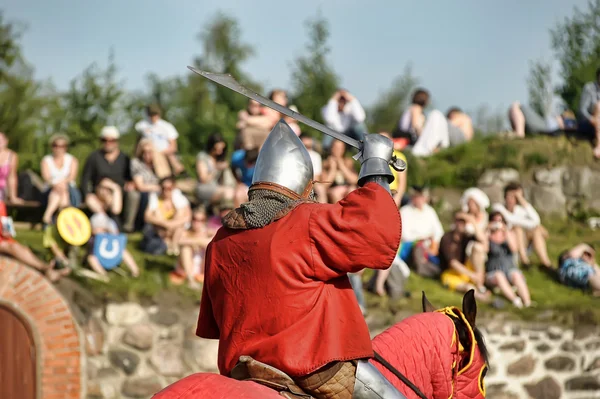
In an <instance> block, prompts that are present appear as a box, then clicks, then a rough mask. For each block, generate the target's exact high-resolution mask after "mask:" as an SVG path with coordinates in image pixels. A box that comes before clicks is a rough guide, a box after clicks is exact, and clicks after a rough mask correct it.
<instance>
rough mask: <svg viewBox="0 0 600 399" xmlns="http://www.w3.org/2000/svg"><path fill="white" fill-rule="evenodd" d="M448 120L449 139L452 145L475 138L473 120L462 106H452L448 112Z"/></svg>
mask: <svg viewBox="0 0 600 399" xmlns="http://www.w3.org/2000/svg"><path fill="white" fill-rule="evenodd" d="M446 119H447V120H448V135H449V137H448V140H449V141H450V146H456V145H459V144H462V143H468V142H469V141H471V140H473V133H474V131H473V121H472V120H471V117H470V116H469V115H467V114H465V113H464V112H463V111H462V110H461V109H460V108H458V107H452V108H450V109H449V110H448V112H446Z"/></svg>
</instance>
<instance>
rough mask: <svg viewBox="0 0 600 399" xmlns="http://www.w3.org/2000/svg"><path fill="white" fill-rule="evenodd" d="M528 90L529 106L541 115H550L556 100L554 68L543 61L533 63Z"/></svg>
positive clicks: (528, 80)
mask: <svg viewBox="0 0 600 399" xmlns="http://www.w3.org/2000/svg"><path fill="white" fill-rule="evenodd" d="M527 89H528V91H529V106H530V107H531V108H532V109H533V110H534V111H535V112H537V113H538V114H539V115H542V116H547V115H549V114H550V112H551V108H552V100H553V98H554V89H553V87H552V66H551V65H550V64H548V63H545V62H543V61H535V62H532V63H531V67H530V70H529V78H528V79H527Z"/></svg>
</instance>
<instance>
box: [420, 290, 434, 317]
mask: <svg viewBox="0 0 600 399" xmlns="http://www.w3.org/2000/svg"><path fill="white" fill-rule="evenodd" d="M421 292H422V293H423V298H422V300H421V302H422V304H423V312H433V311H434V310H435V307H434V306H433V305H432V304H431V302H429V301H428V300H427V297H426V296H425V291H421Z"/></svg>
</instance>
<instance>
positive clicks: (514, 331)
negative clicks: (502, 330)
mask: <svg viewBox="0 0 600 399" xmlns="http://www.w3.org/2000/svg"><path fill="white" fill-rule="evenodd" d="M510 333H511V335H512V336H513V337H518V336H519V335H521V327H519V326H512V328H511V332H510Z"/></svg>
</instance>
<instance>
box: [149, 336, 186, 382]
mask: <svg viewBox="0 0 600 399" xmlns="http://www.w3.org/2000/svg"><path fill="white" fill-rule="evenodd" d="M150 362H151V363H152V365H153V366H154V367H155V368H156V370H157V371H158V373H159V374H162V375H165V376H172V377H178V376H181V375H182V374H183V373H184V372H185V367H184V365H183V361H182V360H181V347H179V346H176V345H174V344H172V343H163V344H159V345H157V347H156V348H155V349H154V351H152V355H150Z"/></svg>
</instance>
